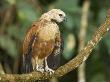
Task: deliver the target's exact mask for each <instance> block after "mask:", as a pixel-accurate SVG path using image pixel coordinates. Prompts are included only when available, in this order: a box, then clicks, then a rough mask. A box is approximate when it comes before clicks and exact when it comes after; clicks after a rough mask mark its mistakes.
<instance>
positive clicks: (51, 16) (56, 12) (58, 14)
mask: <svg viewBox="0 0 110 82" xmlns="http://www.w3.org/2000/svg"><path fill="white" fill-rule="evenodd" d="M40 19H46V20H48V21H55V22H59V23H60V22H62V21H64V20H65V19H66V14H65V13H64V12H63V11H62V10H60V9H52V10H50V11H48V12H47V13H44V14H43V15H42V16H41V18H40Z"/></svg>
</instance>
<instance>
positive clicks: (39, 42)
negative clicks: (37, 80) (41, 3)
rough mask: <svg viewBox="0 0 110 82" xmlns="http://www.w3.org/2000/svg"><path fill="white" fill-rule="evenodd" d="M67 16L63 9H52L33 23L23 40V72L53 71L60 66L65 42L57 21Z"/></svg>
mask: <svg viewBox="0 0 110 82" xmlns="http://www.w3.org/2000/svg"><path fill="white" fill-rule="evenodd" d="M65 18H66V15H65V13H64V12H63V11H62V10H60V9H52V10H50V11H48V12H46V13H44V14H43V15H41V17H40V18H39V20H38V21H36V22H34V23H33V24H32V26H31V28H30V29H29V30H28V32H27V34H26V36H25V38H24V42H23V54H22V73H29V72H32V71H40V72H45V71H46V72H49V73H53V72H54V69H56V68H57V67H58V62H59V58H60V57H59V54H61V51H62V50H63V48H62V45H63V44H62V43H63V42H62V39H61V34H60V31H59V26H58V25H57V23H60V22H62V21H64V20H65Z"/></svg>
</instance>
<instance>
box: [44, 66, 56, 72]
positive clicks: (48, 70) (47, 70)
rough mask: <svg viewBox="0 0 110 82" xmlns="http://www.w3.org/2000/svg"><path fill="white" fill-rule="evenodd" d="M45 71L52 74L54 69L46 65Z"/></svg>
mask: <svg viewBox="0 0 110 82" xmlns="http://www.w3.org/2000/svg"><path fill="white" fill-rule="evenodd" d="M45 71H46V72H49V74H53V73H54V70H52V69H50V68H48V67H46V68H45Z"/></svg>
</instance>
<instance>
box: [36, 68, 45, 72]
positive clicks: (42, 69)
mask: <svg viewBox="0 0 110 82" xmlns="http://www.w3.org/2000/svg"><path fill="white" fill-rule="evenodd" d="M36 71H40V72H42V73H43V72H44V68H43V67H36Z"/></svg>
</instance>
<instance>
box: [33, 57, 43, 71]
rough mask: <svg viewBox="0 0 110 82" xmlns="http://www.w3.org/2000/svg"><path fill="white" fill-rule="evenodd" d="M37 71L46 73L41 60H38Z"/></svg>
mask: <svg viewBox="0 0 110 82" xmlns="http://www.w3.org/2000/svg"><path fill="white" fill-rule="evenodd" d="M35 70H36V71H40V72H42V73H43V72H44V68H43V64H42V63H41V60H39V59H37V60H36V65H35Z"/></svg>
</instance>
